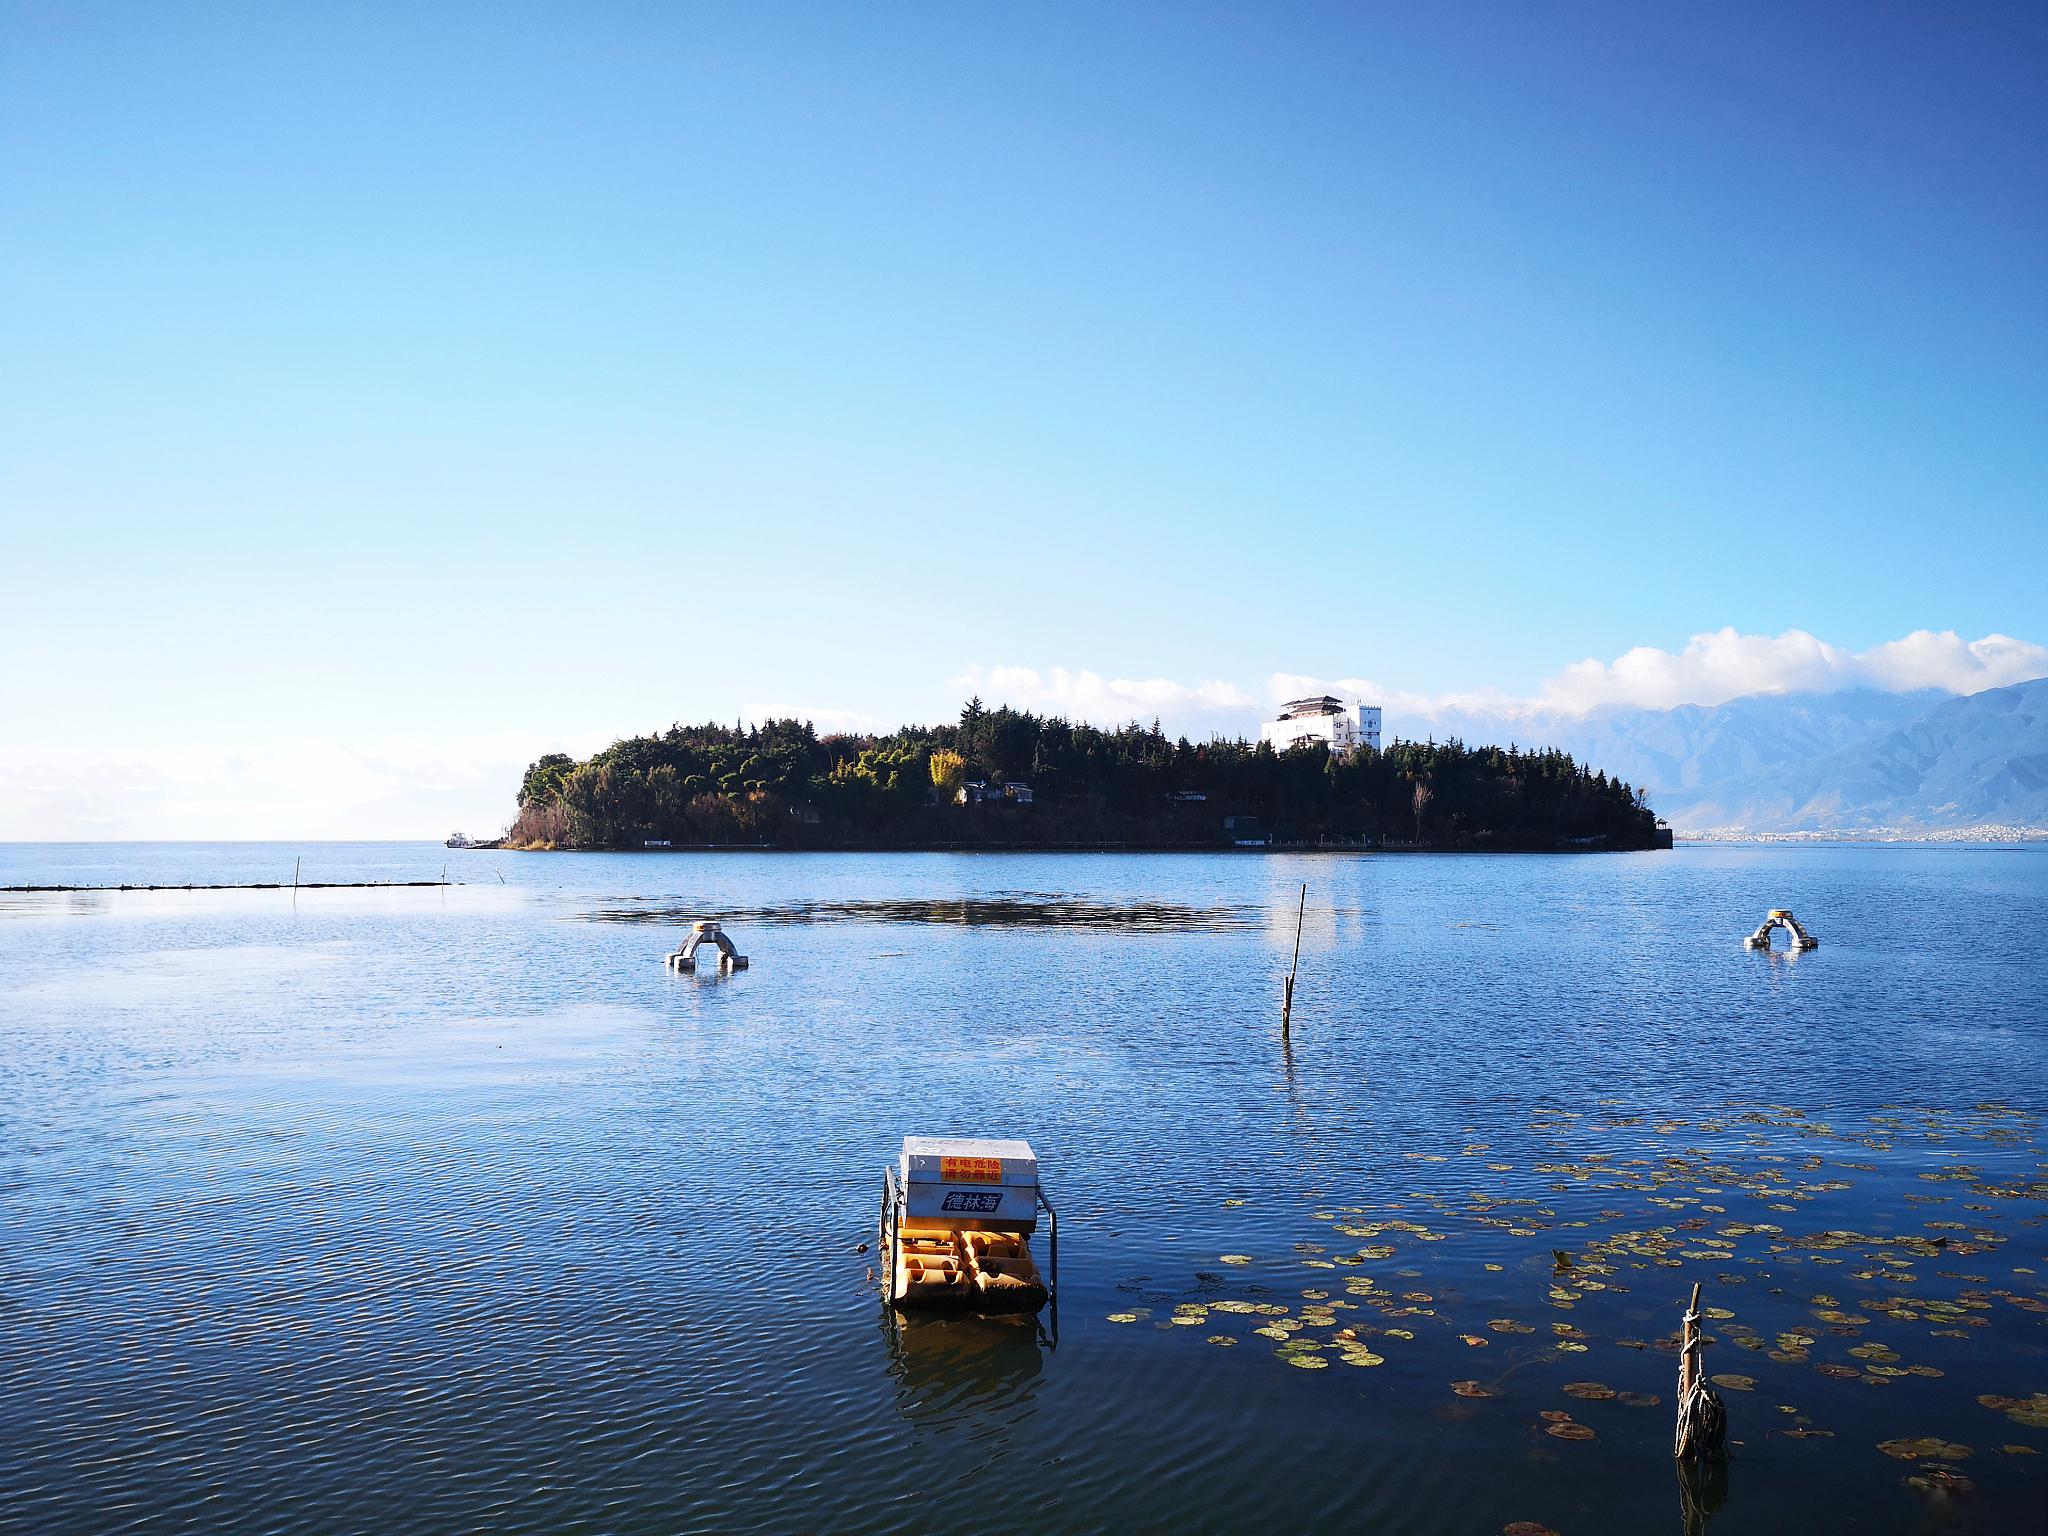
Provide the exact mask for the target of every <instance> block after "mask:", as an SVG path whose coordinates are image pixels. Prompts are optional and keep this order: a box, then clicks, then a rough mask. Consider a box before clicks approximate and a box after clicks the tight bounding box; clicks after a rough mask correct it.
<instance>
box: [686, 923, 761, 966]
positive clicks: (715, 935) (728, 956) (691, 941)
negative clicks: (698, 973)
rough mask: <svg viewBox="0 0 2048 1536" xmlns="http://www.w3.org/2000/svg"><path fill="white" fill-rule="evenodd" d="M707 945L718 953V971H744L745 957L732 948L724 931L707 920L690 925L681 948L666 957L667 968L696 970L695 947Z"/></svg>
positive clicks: (731, 943)
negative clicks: (688, 933)
mask: <svg viewBox="0 0 2048 1536" xmlns="http://www.w3.org/2000/svg"><path fill="white" fill-rule="evenodd" d="M700 944H709V945H711V946H713V947H714V948H715V949H717V951H718V969H719V970H720V971H744V970H745V969H746V968H747V957H746V956H745V955H743V954H741V953H740V952H739V951H738V950H737V949H735V948H734V947H733V942H732V940H731V939H728V938H727V937H726V936H725V930H724V929H723V928H721V927H719V926H718V924H716V923H714V922H711V921H709V920H708V919H707V920H706V921H704V922H701V923H692V924H691V925H690V936H689V937H688V938H687V939H685V940H683V947H682V948H681V949H679V950H677V951H676V952H675V953H674V954H672V955H670V956H669V957H668V968H669V969H670V970H672V971H694V970H696V969H697V946H698V945H700Z"/></svg>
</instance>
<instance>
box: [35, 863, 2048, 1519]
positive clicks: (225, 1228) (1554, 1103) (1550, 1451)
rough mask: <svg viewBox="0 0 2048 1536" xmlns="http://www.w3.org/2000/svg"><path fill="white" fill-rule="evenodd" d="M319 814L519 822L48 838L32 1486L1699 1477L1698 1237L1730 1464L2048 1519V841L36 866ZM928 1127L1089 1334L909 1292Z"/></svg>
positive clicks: (1339, 1493)
mask: <svg viewBox="0 0 2048 1536" xmlns="http://www.w3.org/2000/svg"><path fill="white" fill-rule="evenodd" d="M300 856H303V858H304V865H303V870H304V877H305V878H306V879H309V880H311V879H329V880H339V879H357V878H390V879H410V878H434V877H436V876H438V875H439V873H440V871H441V870H442V868H443V867H444V865H445V866H446V868H447V869H448V871H449V874H450V877H451V878H454V879H458V880H460V881H462V882H464V883H463V884H461V885H459V886H456V887H453V888H450V889H446V890H433V889H430V890H391V891H318V892H308V891H301V892H298V893H296V894H295V893H293V892H291V891H283V892H277V891H267V892H247V893H243V892H191V893H185V892H173V893H159V894H135V893H130V894H74V895H6V896H0V1528H4V1529H6V1530H8V1531H23V1532H28V1531H33V1532H39V1533H40V1532H95V1533H98V1532H116V1531H204V1532H210V1533H211V1532H221V1533H244V1532H308V1533H311V1532H322V1533H326V1532H336V1531H377V1532H391V1533H402V1532H446V1531H467V1530H491V1531H520V1532H529V1531H530V1532H549V1533H558V1532H606V1533H643V1532H645V1533H653V1532H684V1531H691V1532H696V1531H702V1532H741V1531H762V1532H798V1531H826V1530H829V1531H835V1532H883V1531H906V1532H907V1531H920V1532H921V1531H929V1530H950V1529H956V1528H961V1527H963V1526H967V1527H971V1528H977V1529H993V1530H1002V1531H1014V1532H1080V1531H1161V1532H1176V1533H1185V1532H1208V1531H1218V1532H1224V1531H1250V1530H1277V1531H1287V1532H1321V1531H1329V1532H1339V1531H1367V1530H1369V1531H1374V1532H1479V1533H1487V1532H1498V1531H1501V1530H1503V1529H1505V1528H1507V1527H1509V1526H1510V1525H1511V1524H1512V1523H1514V1522H1518V1521H1528V1522H1535V1523H1536V1524H1537V1525H1538V1526H1541V1527H1544V1528H1548V1529H1550V1530H1554V1531H1557V1532H1560V1533H1563V1536H1583V1533H1636V1532H1643V1531H1651V1530H1673V1531H1676V1530H1680V1529H1682V1528H1683V1526H1682V1517H1681V1505H1682V1500H1681V1489H1680V1486H1679V1481H1678V1479H1677V1477H1676V1475H1675V1473H1674V1469H1673V1463H1672V1460H1671V1456H1670V1439H1671V1430H1672V1413H1673V1387H1674V1380H1675V1371H1676V1365H1675V1357H1674V1356H1673V1354H1672V1353H1670V1351H1669V1342H1670V1335H1671V1334H1672V1333H1673V1331H1674V1330H1675V1328H1676V1326H1677V1324H1678V1320H1679V1315H1680V1312H1681V1310H1682V1303H1683V1302H1684V1299H1685V1297H1686V1294H1687V1292H1688V1290H1689V1288H1690V1286H1691V1284H1692V1283H1693V1282H1694V1281H1702V1282H1704V1283H1705V1285H1706V1298H1705V1299H1706V1303H1707V1305H1708V1306H1710V1307H1713V1308H1715V1309H1716V1311H1715V1313H1714V1314H1712V1318H1713V1320H1712V1321H1711V1322H1710V1324H1709V1327H1710V1330H1711V1333H1712V1337H1713V1339H1714V1342H1713V1344H1712V1346H1711V1347H1710V1348H1709V1349H1708V1351H1707V1361H1708V1367H1709V1369H1710V1370H1712V1371H1713V1372H1715V1373H1717V1374H1718V1375H1720V1376H1722V1377H1723V1378H1724V1382H1725V1385H1724V1386H1723V1388H1722V1395H1723V1397H1724V1399H1725V1400H1726V1401H1727V1403H1728V1408H1729V1414H1730V1419H1731V1425H1732V1433H1733V1435H1734V1437H1735V1439H1736V1441H1737V1442H1738V1444H1737V1445H1736V1447H1735V1454H1734V1459H1733V1461H1732V1463H1731V1465H1730V1468H1729V1474H1728V1482H1727V1489H1726V1495H1725V1498H1726V1502H1725V1504H1723V1505H1722V1506H1721V1507H1720V1509H1719V1512H1718V1513H1717V1514H1715V1515H1714V1516H1713V1518H1712V1522H1711V1528H1712V1529H1713V1530H1714V1531H1716V1532H1812V1531H1821V1530H1827V1531H1833V1530H1849V1529H1855V1530H1869V1531H1958V1532H1963V1531H1985V1532H1990V1531H1999V1532H2003V1531H2013V1530H2040V1529H2042V1528H2043V1526H2044V1521H2043V1512H2044V1510H2048V1472H2044V1469H2043V1461H2044V1460H2048V1457H2044V1456H2043V1454H2041V1453H2043V1452H2048V1398H2044V1397H2040V1396H2037V1394H2042V1393H2048V1302H2044V1299H2043V1298H2044V1296H2048V1279H2044V1277H2048V1224H2044V1216H2048V1150H2044V1138H2043V1130H2042V1114H2043V1112H2044V1109H2048V1105H2044V1102H2043V1101H2044V1096H2048V1070H2044V1068H2048V962H2044V960H2043V957H2042V952H2041V946H2042V940H2043V936H2044V935H2048V852H2043V851H2038V850H2036V851H2029V852H2014V851H2001V850H1990V849H1983V850H1971V849H1954V848H1882V847H1856V848H1818V847H1770V848H1734V847H1713V848H1681V849H1679V850H1677V851H1675V852H1671V853H1661V854H1642V855H1627V856H1620V855H1616V856H1588V857H1577V858H1558V857H1490V856H1440V857H1439V856H1365V857H1360V856H1328V857H1290V856H1277V855H1276V856H1260V855H1244V856H1229V855H1193V856H1164V855H1162V856H1152V855H1071V856H1070V855H1035V856H1034V855H1018V856H1011V855H959V856H943V855H930V856H927V855H877V856H866V855H836V856H835V855H818V856H805V855H774V854H764V855H747V854H712V855H692V854H674V855H664V854H649V855H640V856H628V855H616V856H615V855H569V854H559V855H540V854H512V853H502V852H465V853H454V852H448V851H446V850H443V849H441V848H438V847H431V848H430V847H426V846H423V845H396V844H394V845H318V844H316V845H311V846H307V847H303V848H301V847H286V846H271V845H221V846H190V845H187V846H149V845H114V846H94V847H62V846H36V847H22V846H16V847H11V848H4V849H0V884H26V883H39V884H48V883H95V884H103V883H119V882H122V881H127V882H130V883H138V882H143V881H149V880H170V881H195V882H196V881H208V880H249V879H267V880H274V879H278V878H284V879H289V878H290V876H291V870H292V864H293V860H294V859H295V858H298V857H300ZM1304 881H1306V882H1307V884H1308V887H1309V889H1308V901H1307V917H1306V922H1305V925H1304V930H1303V936H1302V942H1301V979H1300V983H1299V987H1298V991H1297V997H1296V1004H1295V1020H1294V1027H1293V1031H1292V1037H1291V1040H1288V1041H1283V1040H1282V1038H1281V1036H1280V1032H1279V1027H1278V1026H1279V994H1280V980H1281V977H1282V975H1283V974H1284V972H1285V970H1286V966H1287V962H1288V958H1289V954H1290V951H1291V949H1292V946H1293V942H1294V922H1295V909H1296V902H1297V898H1298V896H1299V891H1300V885H1301V882H1304ZM1773 906H1789V907H1791V908H1792V909H1794V910H1795V911H1796V912H1797V913H1798V914H1799V915H1800V917H1801V918H1802V919H1803V920H1804V921H1806V922H1807V923H1808V924H1809V926H1811V927H1812V928H1813V930H1814V931H1815V932H1816V934H1817V935H1818V936H1819V938H1820V939H1821V941H1822V947H1821V948H1820V949H1818V950H1817V951H1814V952H1811V953H1808V954H1804V955H1799V956H1796V957H1788V956H1786V955H1785V954H1784V953H1783V952H1779V953H1775V954H1771V955H1760V954H1755V953H1750V952H1746V951H1745V950H1744V949H1743V948H1742V945H1741V939H1742V937H1743V936H1744V935H1745V934H1746V933H1748V932H1749V931H1750V929H1751V928H1753V927H1754V926H1755V924H1756V923H1757V921H1758V920H1759V919H1760V918H1761V917H1762V915H1763V913H1764V911H1765V910H1766V909H1767V908H1770V907H1773ZM700 914H704V915H719V916H723V917H725V918H726V919H727V920H728V922H729V924H730V926H731V929H732V931H733V933H734V936H735V938H736V939H737V941H738V943H739V945H740V947H741V948H742V949H743V950H744V951H746V952H747V953H748V954H749V955H750V956H751V957H752V967H751V969H749V970H747V971H745V972H743V973H740V974H738V975H735V976H733V977H730V978H721V977H719V976H717V975H716V974H712V973H706V974H700V975H697V976H678V975H673V974H670V973H669V972H667V971H666V970H665V969H664V968H663V966H662V963H661V961H662V956H663V955H664V954H665V953H666V952H668V951H669V950H671V949H673V948H674V947H675V944H676V941H677V939H678V937H679V934H678V924H679V923H680V922H681V921H682V920H684V919H686V918H688V917H693V916H697V915H700ZM906 1133H922V1134H973V1133H981V1134H992V1135H1008V1136H1023V1137H1026V1138H1028V1139H1029V1140H1030V1141H1031V1142H1032V1144H1033V1145H1034V1147H1035V1148H1036V1149H1037V1151H1038V1153H1039V1156H1040V1158H1041V1160H1042V1164H1043V1169H1044V1174H1045V1178H1046V1182H1047V1190H1048V1193H1049V1194H1050V1196H1051V1197H1052V1199H1053V1201H1054V1202H1055V1203H1056V1204H1057V1205H1058V1207H1059V1210H1060V1215H1061V1232H1060V1237H1061V1243H1060V1264H1061V1275H1060V1281H1061V1292H1060V1298H1059V1309H1058V1319H1057V1326H1058V1337H1057V1344H1056V1346H1054V1345H1052V1344H1051V1343H1049V1342H1047V1341H1044V1340H1042V1339H1041V1338H1040V1337H1039V1336H1038V1335H1037V1334H1036V1333H1035V1332H1034V1331H1033V1330H1032V1329H1031V1328H1029V1327H1025V1326H1018V1325H1014V1324H1012V1325H1003V1324H995V1323H976V1322H968V1321H951V1322H948V1321H933V1320H928V1319H927V1320H916V1319H912V1320H908V1321H905V1322H900V1323H899V1322H897V1321H895V1320H893V1319H892V1318H891V1317H890V1316H888V1315H887V1314H886V1313H885V1309H884V1308H883V1306H882V1305H881V1303H880V1301H879V1297H878V1291H877V1287H876V1283H875V1281H874V1279H873V1278H872V1275H871V1272H870V1265H871V1264H872V1263H873V1261H874V1254H873V1252H872V1250H870V1251H868V1252H865V1253H864V1252H861V1251H859V1250H860V1245H862V1244H863V1243H871V1242H872V1240H873V1237H874V1214H875V1209H876V1205H877V1199H878V1195H879V1184H880V1175H881V1169H882V1167H883V1165H884V1163H885V1162H887V1161H889V1160H890V1159H891V1158H892V1156H893V1155H894V1153H895V1150H896V1148H897V1145H898V1143H899V1142H900V1139H901V1138H902V1137H903V1136H904V1135H905V1134H906ZM1039 1247H1040V1257H1041V1261H1043V1257H1044V1254H1043V1236H1042V1235H1041V1237H1040V1239H1039ZM1559 1254H1562V1255H1563V1256H1564V1259H1565V1261H1566V1262H1565V1263H1563V1264H1560V1262H1559V1258H1558V1255H1559ZM1045 1321H1046V1322H1047V1323H1048V1324H1050V1323H1051V1321H1052V1319H1051V1317H1050V1316H1048V1317H1047V1318H1046V1319H1045ZM1258 1330H1264V1331H1263V1332H1261V1331H1258ZM1454 1384H1459V1385H1456V1386H1454ZM1568 1387H1569V1388H1571V1390H1569V1391H1567V1390H1566V1389H1567V1388H1568ZM1653 1397H1654V1399H1655V1401H1654V1402H1652V1401H1650V1399H1651V1398H1653ZM1987 1397H1988V1398H1989V1399H1991V1401H1990V1402H1989V1403H1988V1404H1987V1403H1985V1402H1982V1401H1980V1398H1987ZM1546 1413H1547V1414H1549V1415H1550V1416H1551V1417H1549V1418H1546V1417H1544V1415H1545V1414H1546ZM1560 1415H1564V1416H1567V1417H1559V1416H1560ZM1575 1426H1581V1427H1575ZM1920 1441H1924V1442H1927V1443H1925V1444H1915V1443H1913V1442H1920Z"/></svg>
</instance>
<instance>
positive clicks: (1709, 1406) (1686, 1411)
mask: <svg viewBox="0 0 2048 1536" xmlns="http://www.w3.org/2000/svg"><path fill="white" fill-rule="evenodd" d="M1702 1347H1703V1340H1702V1339H1701V1337H1700V1288H1699V1286H1698V1284H1697V1283H1695V1284H1694V1286H1693V1288H1692V1300H1691V1301H1690V1302H1688V1303H1687V1304H1686V1309H1685V1322H1684V1324H1683V1326H1682V1329H1681V1331H1680V1333H1679V1339H1678V1433H1677V1434H1676V1436H1675V1437H1674V1438H1673V1440H1672V1442H1671V1454H1672V1455H1674V1456H1676V1457H1678V1458H1679V1460H1681V1461H1692V1460H1700V1459H1712V1458H1718V1457H1721V1456H1723V1455H1726V1454H1727V1449H1728V1410H1727V1409H1726V1408H1725V1407H1724V1406H1723V1405H1722V1403H1721V1397H1720V1394H1719V1393H1717V1392H1715V1390H1714V1389H1713V1388H1712V1387H1710V1386H1708V1385H1707V1368H1706V1365H1705V1364H1704V1362H1702V1361H1701V1359H1700V1351H1701V1348H1702Z"/></svg>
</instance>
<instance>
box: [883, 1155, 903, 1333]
mask: <svg viewBox="0 0 2048 1536" xmlns="http://www.w3.org/2000/svg"><path fill="white" fill-rule="evenodd" d="M902 1237H903V1191H902V1190H900V1189H899V1188H897V1186H896V1170H895V1169H894V1168H891V1167H890V1166H889V1165H888V1164H887V1163H884V1164H883V1165H882V1235H881V1247H882V1255H881V1257H882V1265H883V1269H882V1273H883V1277H884V1278H883V1281H882V1288H883V1289H884V1290H885V1291H886V1292H887V1293H888V1296H889V1300H890V1301H891V1302H894V1301H895V1300H896V1299H897V1296H896V1245H897V1243H898V1242H900V1241H901V1240H902Z"/></svg>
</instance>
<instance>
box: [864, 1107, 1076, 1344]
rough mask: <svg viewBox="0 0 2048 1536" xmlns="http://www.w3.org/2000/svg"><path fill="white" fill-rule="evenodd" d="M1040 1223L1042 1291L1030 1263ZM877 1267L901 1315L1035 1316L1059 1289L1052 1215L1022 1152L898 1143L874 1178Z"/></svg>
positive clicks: (948, 1139) (973, 1144) (944, 1140)
mask: <svg viewBox="0 0 2048 1536" xmlns="http://www.w3.org/2000/svg"><path fill="white" fill-rule="evenodd" d="M1040 1211H1044V1212H1045V1214H1046V1216H1047V1218H1048V1226H1047V1234H1046V1236H1047V1253H1048V1257H1049V1268H1050V1269H1051V1271H1052V1283H1051V1284H1050V1285H1048V1284H1047V1283H1046V1281H1045V1280H1044V1278H1042V1277H1041V1276H1040V1274H1039V1272H1038V1265H1037V1264H1036V1263H1035V1262H1034V1261H1033V1260H1032V1257H1031V1247H1030V1237H1031V1234H1032V1233H1033V1232H1035V1231H1036V1230H1037V1229H1038V1213H1039V1212H1040ZM881 1245H882V1262H883V1267H884V1269H885V1271H886V1274H887V1279H886V1282H885V1283H886V1284H887V1286H888V1291H889V1300H890V1301H891V1302H892V1303H894V1304H895V1305H896V1306H899V1307H943V1308H951V1309H953V1310H955V1311H965V1312H1036V1311H1037V1310H1038V1309H1039V1308H1041V1307H1043V1306H1044V1305H1045V1304H1046V1302H1047V1301H1048V1300H1050V1299H1051V1297H1052V1295H1053V1292H1054V1290H1055V1289H1056V1288H1057V1287H1058V1285H1059V1272H1060V1227H1059V1214H1058V1213H1057V1212H1056V1211H1054V1210H1053V1208H1052V1203H1051V1202H1050V1201H1048V1200H1047V1199H1046V1198H1045V1191H1044V1190H1042V1189H1041V1188H1039V1184H1038V1158H1037V1156H1036V1155H1035V1154H1034V1153H1033V1152H1032V1150H1031V1145H1030V1143H1029V1142H1023V1141H993V1140H989V1139H987V1138H984V1137H967V1136H906V1137H904V1138H903V1155H902V1157H901V1158H900V1159H899V1160H898V1162H897V1165H896V1166H895V1167H894V1168H885V1169H883V1171H882V1239H881Z"/></svg>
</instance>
